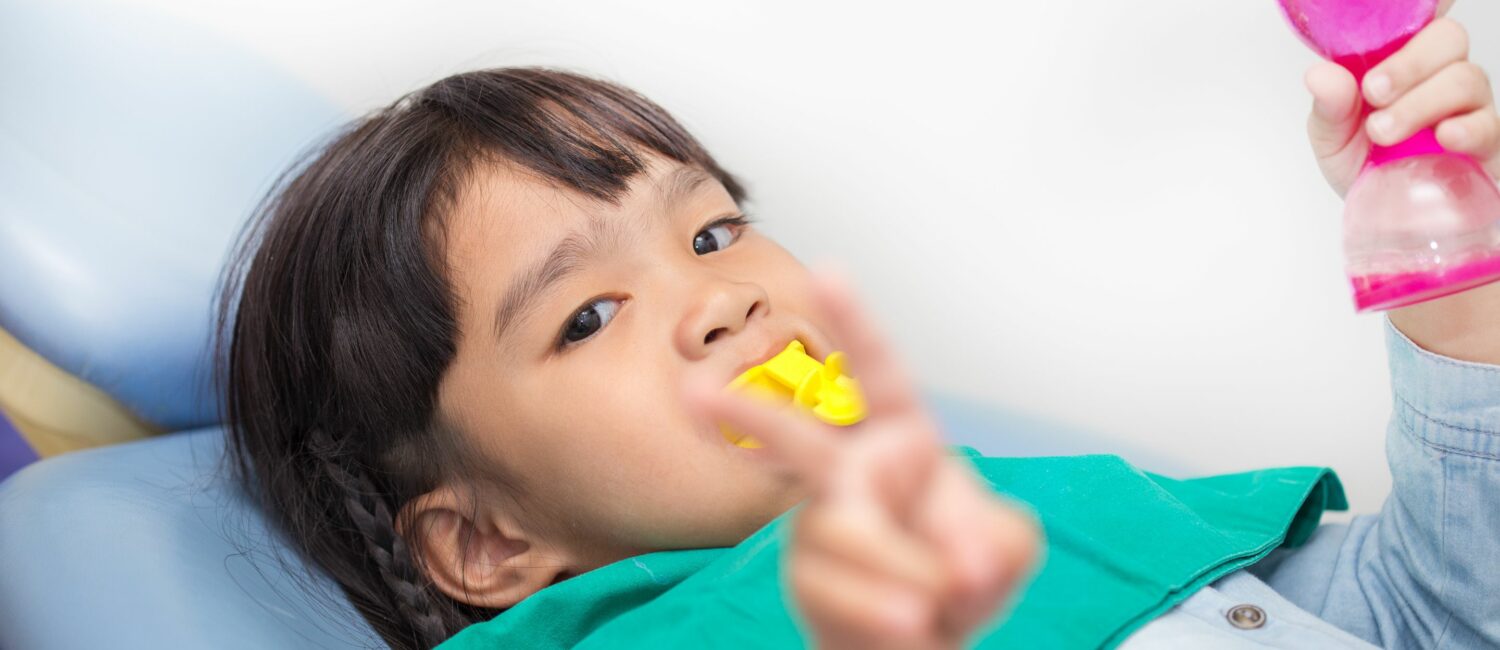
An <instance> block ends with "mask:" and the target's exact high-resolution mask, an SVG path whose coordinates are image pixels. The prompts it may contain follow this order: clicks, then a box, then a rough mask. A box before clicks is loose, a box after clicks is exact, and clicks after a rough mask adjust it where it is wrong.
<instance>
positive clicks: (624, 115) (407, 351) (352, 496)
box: [218, 68, 744, 648]
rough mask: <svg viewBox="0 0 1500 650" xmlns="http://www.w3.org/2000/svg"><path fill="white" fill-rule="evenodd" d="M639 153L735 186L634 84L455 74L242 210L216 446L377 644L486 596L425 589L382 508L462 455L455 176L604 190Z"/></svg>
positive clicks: (365, 123) (223, 314) (465, 613)
mask: <svg viewBox="0 0 1500 650" xmlns="http://www.w3.org/2000/svg"><path fill="white" fill-rule="evenodd" d="M650 155H659V156H661V157H664V158H667V159H671V160H675V161H677V162H680V163H683V164H688V165H694V166H697V167H700V168H702V169H703V170H704V171H706V172H708V173H710V174H711V175H713V176H714V177H716V178H717V179H718V180H719V181H720V182H722V183H723V184H724V186H725V188H727V189H728V190H729V193H730V194H731V195H732V196H733V197H734V199H735V201H737V202H739V201H742V200H743V198H744V190H743V189H742V187H741V186H740V185H739V183H737V182H736V181H735V179H734V178H733V177H732V176H730V175H729V174H728V173H726V172H725V171H724V170H723V169H721V168H720V167H719V166H718V164H717V163H716V162H715V161H714V160H713V158H712V157H711V156H709V154H708V152H707V151H705V150H704V149H703V147H702V146H701V145H700V144H699V143H698V142H697V141H696V140H695V139H694V138H693V137H692V136H691V135H689V134H688V133H687V131H686V130H684V129H683V128H682V126H681V125H679V124H678V123H677V122H676V121H675V120H673V119H672V117H671V116H670V115H668V114H667V112H666V111H664V110H663V109H662V108H661V107H659V106H657V105H656V104H654V103H652V102H651V101H650V100H647V99H646V98H644V97H642V96H641V95H639V94H636V93H634V92H632V91H630V90H628V89H625V88H622V87H620V86H617V85H614V84H611V83H608V82H604V81H600V80H597V79H592V78H589V77H585V76H581V75H577V74H572V73H568V72H561V71H556V70H548V69H540V68H506V69H495V70H481V71H476V72H468V73H463V74H458V75H454V76H451V77H448V78H446V79H443V80H441V81H438V82H437V83H434V84H432V85H431V86H428V87H426V88H424V89H422V90H420V91H417V92H415V93H413V94H411V95H408V96H406V97H403V98H401V99H400V100H398V101H396V102H395V103H394V104H392V105H390V106H389V107H386V108H384V109H381V110H378V111H375V112H374V113H373V114H370V115H368V116H366V117H364V118H362V119H359V120H357V121H355V122H354V123H353V124H351V125H350V126H349V127H347V128H346V129H345V130H343V131H342V132H341V133H339V134H337V135H336V136H335V137H333V138H332V139H331V140H330V141H328V142H327V143H326V144H325V145H323V146H322V147H321V148H320V149H318V150H316V151H315V152H313V154H312V155H310V156H309V157H308V159H307V160H306V161H305V162H304V163H302V164H300V165H298V166H296V167H294V168H293V169H292V170H290V171H288V172H287V174H286V175H285V176H283V178H282V180H281V181H279V182H278V183H277V187H276V188H275V189H274V190H273V191H272V192H271V194H270V195H269V197H268V198H267V200H266V201H265V202H264V203H263V204H262V205H261V207H260V208H259V210H258V211H257V214H256V215H255V217H254V218H253V219H252V220H251V222H250V223H249V225H248V226H247V227H246V230H245V232H244V233H243V235H242V239H241V242H240V244H239V248H238V249H237V252H236V254H235V256H234V257H233V258H232V259H231V262H230V265H229V266H228V267H227V269H226V271H225V276H224V277H225V280H224V285H223V289H222V291H221V294H220V296H221V302H220V305H219V320H218V324H219V332H220V333H219V343H218V345H219V350H220V353H219V359H220V363H221V367H220V373H221V379H222V380H223V382H224V399H225V402H224V409H225V410H224V414H225V417H226V420H227V431H228V432H227V435H228V439H229V443H230V444H229V456H228V457H227V458H228V459H229V462H230V463H231V465H232V468H233V470H234V471H235V472H236V474H237V476H238V478H239V479H240V480H241V481H243V482H244V484H245V485H246V487H247V489H248V490H249V492H250V494H251V495H252V496H253V497H255V498H256V499H257V500H258V501H259V502H260V504H261V505H262V507H263V508H264V509H265V510H266V512H267V514H268V516H269V517H270V519H271V520H272V521H273V522H274V523H275V525H276V526H278V527H279V528H280V530H281V531H282V532H283V533H284V534H285V535H286V536H287V537H289V538H290V541H291V543H292V546H293V547H294V548H296V550H297V551H298V552H299V553H301V554H302V555H303V556H304V557H306V558H307V559H308V560H310V561H311V563H313V564H315V565H316V566H317V567H319V568H320V569H321V570H323V571H325V572H326V573H327V574H329V575H330V576H331V577H332V578H333V579H334V580H335V581H337V583H338V584H339V585H340V586H341V587H342V589H343V591H344V593H345V594H346V595H347V596H348V598H349V599H350V600H351V601H352V602H353V604H354V605H355V607H357V608H358V610H359V611H360V613H361V614H362V615H364V617H365V618H366V619H367V620H368V621H369V622H370V624H371V625H372V626H373V627H374V629H375V630H376V631H377V632H379V634H380V635H381V636H382V637H383V638H384V639H385V640H386V641H387V642H388V643H389V644H390V645H391V646H392V647H395V648H429V647H431V646H433V645H436V644H438V643H440V642H442V641H443V640H445V639H447V638H448V637H449V636H452V635H453V634H454V633H456V632H458V631H459V630H460V629H462V628H464V627H465V626H467V625H469V624H471V623H474V622H478V621H482V620H487V619H489V618H492V617H494V616H495V615H496V614H497V613H498V612H497V611H494V610H488V609H484V608H480V607H474V606H470V605H467V604H465V603H462V602H459V601H457V600H454V599H451V598H449V597H447V596H446V595H444V594H443V593H442V592H441V591H440V590H438V589H436V588H435V587H434V586H433V585H432V583H431V581H430V580H428V579H427V577H426V574H425V572H424V571H423V570H422V567H421V561H420V558H421V554H420V553H415V552H413V549H411V546H410V540H406V539H402V536H401V535H398V534H397V533H396V530H397V528H396V525H395V523H396V522H395V521H394V515H393V513H398V512H400V511H401V510H400V509H401V506H402V505H403V504H405V503H406V502H407V501H408V500H410V499H412V498H414V497H417V496H419V495H421V494H424V493H426V492H428V491H430V490H432V489H434V488H436V487H437V486H438V484H439V482H440V481H441V480H443V479H445V478H452V477H454V474H455V473H456V472H463V471H467V470H464V469H463V468H464V465H463V463H462V460H463V458H464V457H466V456H468V455H467V454H464V453H463V448H462V440H461V439H460V437H459V436H457V435H455V434H453V433H452V432H451V431H449V430H447V429H445V428H444V427H442V426H440V423H439V422H437V418H435V409H436V404H437V390H438V385H439V381H440V380H441V378H442V376H443V373H444V372H445V370H446V369H447V368H448V366H449V364H450V363H451V361H452V359H453V356H454V353H455V348H456V335H457V322H456V318H455V315H454V309H455V301H456V298H455V296H454V294H453V292H452V289H451V287H450V284H449V282H448V280H447V278H446V277H445V272H444V269H445V268H446V262H445V257H444V255H445V250H444V245H443V239H444V236H443V233H444V231H445V228H444V227H443V223H444V221H445V219H444V217H445V215H446V214H447V212H448V211H449V210H450V209H451V208H452V207H453V203H454V201H455V200H456V198H457V193H458V189H459V187H460V186H461V185H462V183H463V182H464V180H465V179H466V177H467V175H468V174H470V173H471V172H472V171H473V170H474V168H475V166H476V165H477V164H479V163H482V162H484V161H486V160H497V159H499V160H505V161H509V162H511V163H514V164H517V165H519V166H521V167H523V168H525V169H527V170H529V171H530V172H532V173H534V174H536V175H537V176H538V177H539V178H541V179H544V180H546V181H547V182H551V183H555V184H557V185H558V186H559V187H563V188H566V189H569V190H572V191H576V192H578V193H580V194H581V195H584V196H586V197H590V198H592V199H597V200H604V201H609V202H616V201H618V200H619V198H620V197H621V196H623V194H624V192H625V191H626V189H627V187H628V184H629V181H630V179H631V178H632V177H634V176H635V175H637V174H639V173H641V172H642V171H643V170H644V168H645V166H646V164H647V162H648V160H647V157H648V156H650ZM236 296H238V298H237V301H236ZM226 345H227V347H226ZM402 529H403V530H409V528H407V527H406V526H402Z"/></svg>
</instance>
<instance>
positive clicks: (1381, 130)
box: [1370, 112, 1396, 136]
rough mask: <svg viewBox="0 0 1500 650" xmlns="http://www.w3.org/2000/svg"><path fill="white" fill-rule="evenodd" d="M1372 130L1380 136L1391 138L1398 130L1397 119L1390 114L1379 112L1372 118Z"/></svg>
mask: <svg viewBox="0 0 1500 650" xmlns="http://www.w3.org/2000/svg"><path fill="white" fill-rule="evenodd" d="M1370 128H1371V129H1373V130H1374V131H1375V133H1377V134H1379V135H1383V136H1389V135H1391V132H1393V131H1395V129H1396V118H1394V117H1391V114H1390V113H1382V112H1377V113H1375V114H1373V115H1371V116H1370Z"/></svg>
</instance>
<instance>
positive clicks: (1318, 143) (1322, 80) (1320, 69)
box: [1303, 61, 1360, 158]
mask: <svg viewBox="0 0 1500 650" xmlns="http://www.w3.org/2000/svg"><path fill="white" fill-rule="evenodd" d="M1303 82H1304V83H1305V84H1306V85H1307V90H1308V92H1310V93H1312V96H1313V108H1312V114H1311V115H1309V116H1308V120H1307V135H1308V139H1309V140H1310V141H1311V142H1312V146H1313V154H1314V155H1316V156H1317V157H1319V158H1329V157H1332V156H1334V155H1337V154H1338V153H1339V152H1341V151H1343V150H1344V149H1345V148H1346V147H1348V145H1349V142H1350V141H1351V140H1352V139H1353V138H1354V135H1355V134H1356V133H1358V132H1359V109H1360V99H1359V84H1358V82H1356V81H1354V75H1352V74H1349V71H1348V70H1345V69H1344V66H1341V65H1338V64H1336V63H1329V62H1327V61H1324V62H1321V63H1318V64H1315V65H1313V66H1312V67H1311V68H1308V69H1307V74H1306V75H1304V76H1303Z"/></svg>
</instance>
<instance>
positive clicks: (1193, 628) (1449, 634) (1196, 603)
mask: <svg viewBox="0 0 1500 650" xmlns="http://www.w3.org/2000/svg"><path fill="white" fill-rule="evenodd" d="M1497 327H1500V324H1497ZM1386 344H1387V349H1388V353H1389V360H1390V372H1391V392H1392V395H1393V398H1394V399H1393V403H1394V405H1395V406H1394V412H1393V413H1392V416H1391V420H1390V424H1389V426H1388V427H1387V433H1386V459H1387V462H1388V463H1389V464H1390V468H1391V476H1392V479H1393V488H1392V492H1391V495H1390V496H1389V497H1387V499H1386V502H1385V504H1384V506H1382V508H1381V511H1380V513H1379V514H1374V515H1364V516H1360V517H1356V518H1354V519H1353V520H1352V521H1350V522H1349V523H1344V524H1327V525H1324V526H1321V527H1319V528H1318V530H1317V531H1316V532H1315V533H1314V535H1313V537H1312V538H1311V539H1310V540H1309V541H1308V542H1307V543H1306V544H1305V545H1303V546H1301V547H1299V548H1296V549H1282V550H1279V551H1276V552H1275V553H1273V554H1272V555H1271V556H1269V557H1267V558H1266V559H1264V560H1262V561H1261V562H1260V563H1258V564H1256V565H1254V566H1252V567H1250V568H1249V569H1247V570H1245V571H1240V572H1237V573H1235V574H1232V575H1230V576H1228V577H1226V578H1224V579H1223V580H1220V581H1219V582H1218V583H1215V584H1214V585H1212V586H1210V587H1209V588H1205V589H1203V590H1202V591H1200V592H1199V593H1198V594H1195V595H1194V596H1193V597H1192V598H1190V599H1188V600H1187V601H1185V602H1183V603H1182V604H1180V605H1178V606H1177V607H1176V608H1173V609H1172V610H1171V611H1170V612H1168V613H1167V614H1166V615H1164V616H1162V617H1160V618H1158V619H1157V620H1155V621H1153V622H1152V623H1151V624H1149V625H1147V626H1146V627H1144V628H1142V629H1141V630H1139V631H1138V632H1137V633H1136V634H1135V635H1133V636H1132V637H1131V638H1130V639H1127V641H1126V642H1125V644H1124V645H1123V646H1122V647H1124V648H1129V649H1130V650H1142V649H1144V648H1167V647H1178V648H1180V647H1216V648H1234V647H1246V648H1249V647H1260V648H1265V647H1271V648H1358V647H1370V646H1371V645H1374V646H1379V647H1385V648H1424V649H1437V648H1455V649H1457V648H1500V366H1492V365H1485V364H1478V363H1469V362H1465V361H1459V360H1456V359H1450V358H1447V357H1444V356H1441V355H1437V354H1433V353H1431V352H1428V351H1426V350H1423V349H1421V348H1419V347H1417V345H1416V344H1415V343H1413V342H1412V341H1411V340H1410V339H1408V338H1407V337H1406V336H1405V335H1403V334H1402V333H1401V332H1400V331H1399V330H1397V329H1396V328H1395V326H1393V325H1391V323H1390V320H1389V319H1387V320H1386ZM1273 590H1274V591H1273ZM1246 607H1250V608H1254V611H1253V612H1252V614H1254V613H1255V612H1258V615H1250V616H1247V615H1246V614H1245V612H1246V609H1245V608H1246ZM1237 609H1238V613H1239V615H1238V616H1235V615H1233V613H1235V612H1236V610H1237ZM1236 623H1237V624H1236Z"/></svg>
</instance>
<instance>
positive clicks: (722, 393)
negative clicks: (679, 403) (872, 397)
mask: <svg viewBox="0 0 1500 650" xmlns="http://www.w3.org/2000/svg"><path fill="white" fill-rule="evenodd" d="M683 397H684V398H685V401H686V403H687V405H688V407H689V408H690V409H691V410H693V411H694V412H695V413H696V414H697V415H698V416H699V417H702V418H703V419H705V420H709V421H712V422H720V423H724V424H727V425H729V426H730V427H732V428H734V429H735V430H736V431H738V432H740V433H743V434H746V435H750V436H754V437H755V438H756V439H757V440H759V441H760V442H761V443H762V444H764V445H765V448H766V450H767V451H768V452H769V453H771V454H772V455H774V456H775V457H777V458H778V459H780V460H782V461H783V462H784V463H786V464H787V465H788V466H789V467H791V468H792V470H793V471H794V472H796V473H797V474H798V475H799V476H801V477H802V478H804V479H806V480H808V481H810V482H811V483H812V485H814V486H817V485H820V484H822V483H824V482H826V475H827V473H828V471H829V468H830V467H831V466H832V463H833V458H834V456H835V455H836V454H837V451H838V444H839V442H838V439H837V438H836V437H834V435H833V434H832V432H830V431H828V429H827V428H826V427H824V426H823V425H822V424H819V423H817V422H815V421H813V420H811V419H808V418H805V417H799V416H798V415H796V414H793V413H792V412H790V411H789V410H787V409H785V408H775V407H772V406H770V405H768V404H765V403H764V402H759V401H755V400H753V399H752V398H748V397H746V396H744V395H740V394H736V393H731V392H729V391H727V390H724V389H723V388H718V387H714V386H711V385H709V384H708V383H706V381H697V380H689V381H687V382H685V385H684V386H683Z"/></svg>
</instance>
